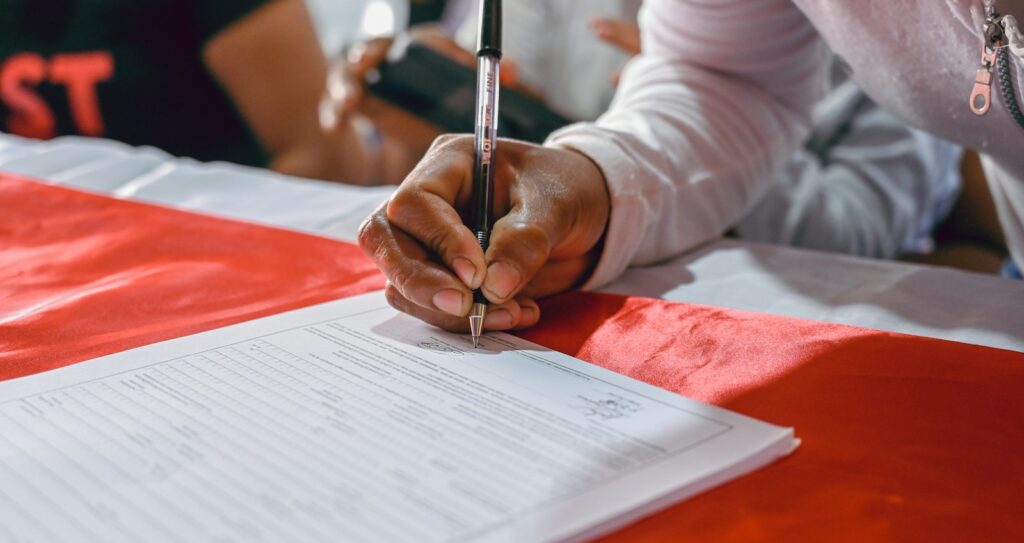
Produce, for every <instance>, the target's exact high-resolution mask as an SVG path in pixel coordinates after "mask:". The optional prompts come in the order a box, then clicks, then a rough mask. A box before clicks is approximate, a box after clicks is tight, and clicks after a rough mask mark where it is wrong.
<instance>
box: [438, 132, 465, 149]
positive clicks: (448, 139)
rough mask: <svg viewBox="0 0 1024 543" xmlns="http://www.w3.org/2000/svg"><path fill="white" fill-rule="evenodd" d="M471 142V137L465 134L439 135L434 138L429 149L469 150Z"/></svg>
mask: <svg viewBox="0 0 1024 543" xmlns="http://www.w3.org/2000/svg"><path fill="white" fill-rule="evenodd" d="M472 140H473V138H472V136H469V135H467V134H441V135H440V136H438V137H436V138H434V143H433V144H431V146H430V149H431V150H432V151H442V150H445V151H447V150H452V149H459V148H467V147H469V148H471V147H472V143H473V142H472Z"/></svg>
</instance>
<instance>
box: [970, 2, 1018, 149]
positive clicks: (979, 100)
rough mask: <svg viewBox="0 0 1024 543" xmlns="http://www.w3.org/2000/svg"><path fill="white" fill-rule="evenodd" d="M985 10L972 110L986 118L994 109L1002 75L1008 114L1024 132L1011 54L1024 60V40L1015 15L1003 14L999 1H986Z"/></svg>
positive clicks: (972, 95) (1001, 85) (1001, 82)
mask: <svg viewBox="0 0 1024 543" xmlns="http://www.w3.org/2000/svg"><path fill="white" fill-rule="evenodd" d="M982 5H983V6H984V8H985V26H984V29H983V30H984V32H983V34H984V36H985V41H984V43H982V45H981V67H980V68H978V70H977V72H975V74H974V88H973V89H972V90H971V98H970V104H969V105H970V107H971V111H972V112H974V114H975V115H978V116H982V115H985V114H987V113H988V112H989V110H990V109H991V108H992V83H993V79H994V74H993V72H995V74H997V75H998V79H999V90H1000V92H1001V94H1002V97H1003V102H1004V103H1005V105H1006V109H1007V111H1008V112H1009V113H1010V116H1011V117H1013V119H1014V121H1016V122H1017V124H1018V125H1020V127H1021V129H1024V113H1022V112H1021V109H1020V105H1019V104H1018V102H1017V93H1016V92H1015V91H1014V89H1013V74H1012V73H1011V62H1010V52H1012V53H1013V54H1014V55H1015V56H1019V57H1021V58H1024V38H1022V37H1021V35H1020V30H1019V27H1018V26H1017V20H1016V19H1015V18H1014V17H1013V16H1012V15H1000V14H999V13H998V12H997V11H996V6H995V0H982Z"/></svg>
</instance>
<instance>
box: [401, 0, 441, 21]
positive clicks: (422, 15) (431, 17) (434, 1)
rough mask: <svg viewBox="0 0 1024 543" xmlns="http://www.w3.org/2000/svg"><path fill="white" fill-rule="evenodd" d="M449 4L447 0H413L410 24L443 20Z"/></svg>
mask: <svg viewBox="0 0 1024 543" xmlns="http://www.w3.org/2000/svg"><path fill="white" fill-rule="evenodd" d="M447 4H448V2H446V1H445V0H412V1H411V2H409V26H413V25H418V24H420V23H434V22H437V21H439V20H441V16H443V15H444V8H445V6H446V5H447Z"/></svg>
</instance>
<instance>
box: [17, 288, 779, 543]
mask: <svg viewBox="0 0 1024 543" xmlns="http://www.w3.org/2000/svg"><path fill="white" fill-rule="evenodd" d="M794 446H795V440H794V438H793V433H792V430H791V429H788V428H780V427H776V426H771V425H768V424H764V423H761V422H758V421H755V420H753V419H750V418H747V417H743V416H740V415H737V414H735V413H731V412H728V411H725V410H722V409H719V408H715V407H712V406H708V405H705V404H701V403H698V402H694V401H691V400H687V399H685V398H683V397H680V396H678V395H675V394H672V393H669V392H666V391H663V390H661V389H658V388H655V387H652V386H649V385H646V384H643V383H640V382H638V381H634V380H632V379H629V378H626V377H623V376H620V375H617V374H615V373H612V372H609V371H607V370H604V369H601V368H598V367H596V366H593V365H590V364H587V363H585V362H582V361H579V360H576V359H574V358H571V357H568V356H565V355H562V354H559V353H557V352H554V351H550V350H548V349H545V348H542V347H539V346H537V345H534V344H532V343H529V342H526V341H523V340H521V339H518V338H515V337H513V336H509V335H505V334H490V335H487V336H485V337H484V338H483V339H482V341H481V348H480V349H473V348H472V347H471V346H470V342H469V337H468V336H460V335H457V334H448V333H445V332H443V331H440V330H438V329H436V328H433V327H430V326H427V325H425V324H423V323H421V322H419V321H417V320H415V319H412V318H410V317H407V316H405V315H401V314H399V313H397V312H396V311H394V310H393V309H391V308H390V307H388V306H387V304H386V302H385V301H384V298H383V295H382V294H380V293H374V294H369V295H365V296H360V297H356V298H349V299H346V300H340V301H336V302H331V303H328V304H323V305H319V306H315V307H311V308H306V309H302V310H298V311H293V312H290V313H285V314H281V315H276V316H273V317H268V318H264V319H259V320H255V321H251V322H247V323H243V324H239V325H235V326H230V327H227V328H222V329H219V330H214V331H211V332H206V333H203V334H197V335H194V336H189V337H185V338H181V339H176V340H173V341H168V342H164V343H158V344H155V345H150V346H147V347H143V348H139V349H134V350H131V351H126V352H123V353H119V354H116V355H112V356H107V357H103V358H99V359H96V360H92V361H89V362H84V363H81V364H77V365H73V366H70V367H67V368H63V369H60V370H55V371H51V372H48V373H44V374H40V375H36V376H32V377H26V378H22V379H16V380H12V381H8V382H3V383H0V541H12V542H22V541H26V542H27V541H46V542H50V541H66V542H76V543H77V542H87V541H146V542H163V541H167V542H171V541H181V542H197V541H216V542H228V541H237V542H254V541H304V542H306V541H325V542H327V541H329V542H335V541H374V542H376V541H389V542H391V541H415V542H424V541H515V542H522V541H560V540H566V539H580V538H587V537H592V536H594V535H597V534H599V533H601V532H602V531H606V530H608V529H611V528H614V527H616V526H618V525H621V524H623V523H625V522H628V521H630V520H633V519H635V518H637V517H638V516H642V515H643V514H645V513H649V512H651V511H654V510H657V509H658V508H660V507H664V506H666V505H668V504H669V503H671V502H673V501H676V500H679V499H681V498H683V497H686V496H688V495H692V494H694V493H696V492H699V491H701V490H703V489H706V488H708V487H710V486H713V485H715V484H718V483H721V482H723V481H725V480H727V479H731V478H733V477H736V476H738V475H740V474H742V473H745V472H748V471H750V470H752V469H755V468H757V467H759V466H761V465H764V464H767V463H769V462H771V461H772V460H774V459H776V458H778V457H780V456H783V455H785V454H788V453H789V452H790V451H791V450H792V449H793V447H794Z"/></svg>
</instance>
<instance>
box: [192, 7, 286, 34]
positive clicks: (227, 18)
mask: <svg viewBox="0 0 1024 543" xmlns="http://www.w3.org/2000/svg"><path fill="white" fill-rule="evenodd" d="M274 1H276V0H193V3H192V5H193V10H194V13H195V21H196V26H197V28H198V29H199V33H200V37H201V39H202V41H203V42H206V41H207V40H209V39H210V38H212V37H213V36H215V35H217V34H218V33H219V32H220V31H222V30H224V29H225V28H227V27H229V26H231V24H232V23H234V22H236V21H238V20H239V19H242V18H244V17H245V16H246V15H249V14H250V13H252V12H253V11H255V10H256V9H257V8H259V7H261V6H264V5H267V4H269V3H271V2H274Z"/></svg>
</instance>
